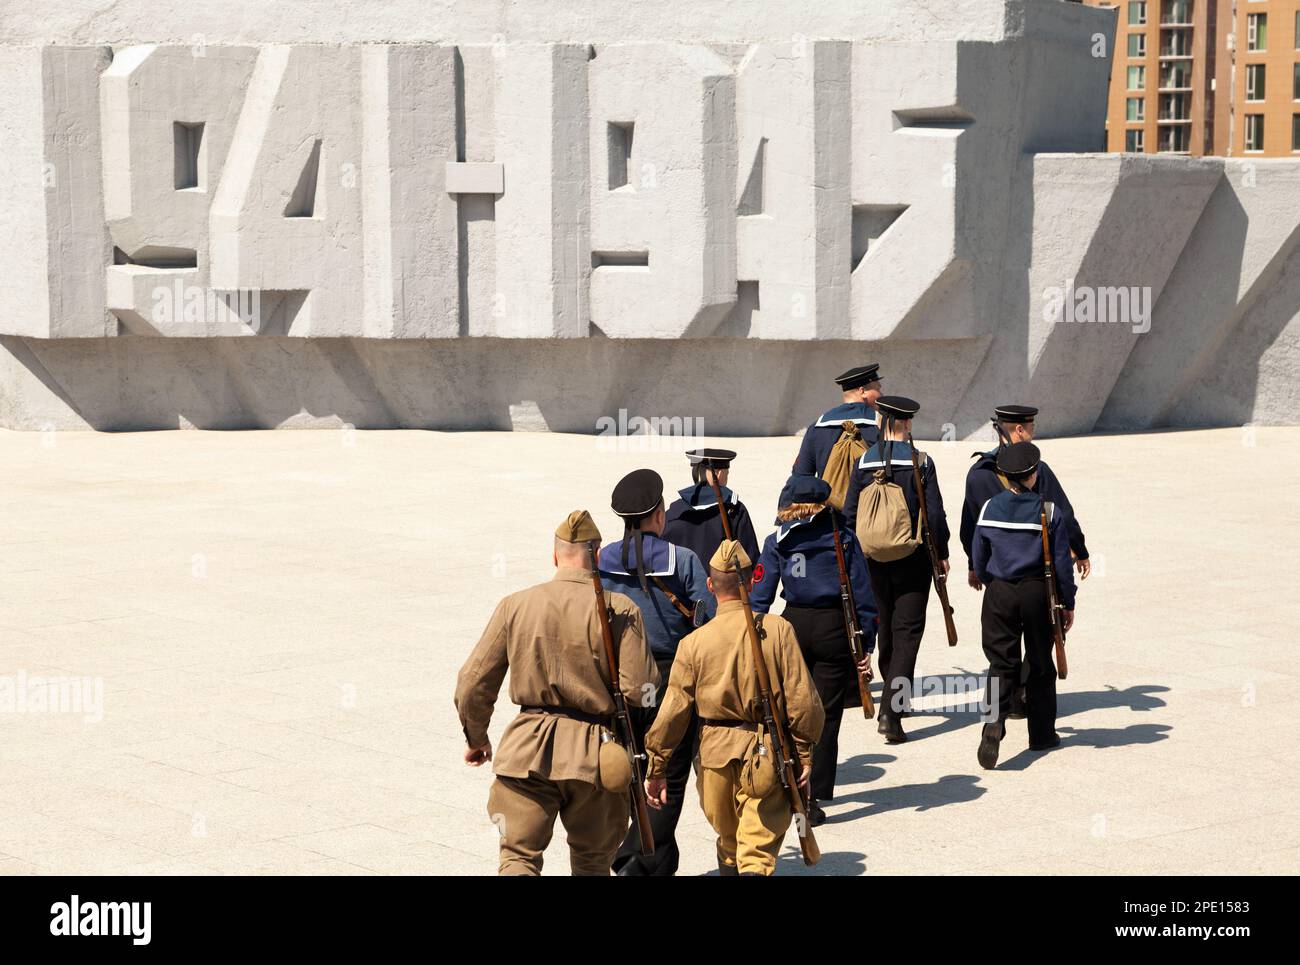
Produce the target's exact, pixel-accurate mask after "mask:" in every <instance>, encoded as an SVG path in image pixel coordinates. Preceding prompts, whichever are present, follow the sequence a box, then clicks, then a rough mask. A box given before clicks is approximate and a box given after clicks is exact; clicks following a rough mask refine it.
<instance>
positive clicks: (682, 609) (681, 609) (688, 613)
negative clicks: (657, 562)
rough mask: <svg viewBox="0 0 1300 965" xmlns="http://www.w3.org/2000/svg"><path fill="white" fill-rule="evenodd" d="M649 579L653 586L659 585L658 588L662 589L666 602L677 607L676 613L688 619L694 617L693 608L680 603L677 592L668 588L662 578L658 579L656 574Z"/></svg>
mask: <svg viewBox="0 0 1300 965" xmlns="http://www.w3.org/2000/svg"><path fill="white" fill-rule="evenodd" d="M650 579H651V580H653V581H654V585H655V586H657V587H659V589H660V590H661V591H663V595H664V596H666V597H668V602H669V603H671V604H672V605H673V606H674V607H675V608H676V609H677V612H678V613H680V614H681V615H682V616H684V617H686V619H688V620H694V619H695V610H694V608H688V607H687V606H686V604H684V603H682V601H681V600H679V599H678V598H677V594H675V593H673V591H672V590H670V589H668V585H667V584H666V583H664V581H663V580H661V579H659V577H657V576H651V577H650Z"/></svg>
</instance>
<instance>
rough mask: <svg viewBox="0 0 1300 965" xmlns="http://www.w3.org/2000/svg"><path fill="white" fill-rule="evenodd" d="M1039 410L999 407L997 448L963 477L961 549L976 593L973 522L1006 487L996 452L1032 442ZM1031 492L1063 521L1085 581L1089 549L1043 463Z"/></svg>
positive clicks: (980, 457) (979, 585) (995, 413)
mask: <svg viewBox="0 0 1300 965" xmlns="http://www.w3.org/2000/svg"><path fill="white" fill-rule="evenodd" d="M1036 415H1038V409H1036V408H1035V407H1034V406H1032V405H1000V406H998V407H996V408H995V409H994V410H993V426H994V428H995V429H996V430H997V433H998V440H999V442H998V448H997V449H991V450H989V451H988V452H978V453H975V457H976V458H975V464H974V465H973V466H971V467H970V471H969V472H967V473H966V499H965V502H963V503H962V507H961V546H962V549H964V550H965V551H966V561H967V563H968V564H969V565H968V567H967V571H968V572H967V576H966V580H967V582H968V583H969V584H970V585H971V586H972V587H973V588H974V589H976V590H978V589H981V588H982V586H983V584H982V583H981V582H980V579H979V576H978V575H977V574H976V572H975V566H974V563H973V560H972V557H971V540H972V539H973V537H974V535H975V518H976V517H977V516H978V515H979V511H980V508H981V507H982V506H983V505H984V504H985V503H986V502H987V501H988V500H990V499H992V498H993V497H994V496H996V495H997V494H998V493H1000V492H1002V491H1003V490H1004V489H1005V488H1006V487H1005V486H1004V485H1003V484H1002V480H1000V479H999V478H998V468H997V457H998V451H999V450H1000V449H1002V448H1003V447H1004V446H1008V445H1012V444H1013V443H1017V442H1033V441H1034V417H1035V416H1036ZM1036 479H1037V482H1035V483H1034V492H1036V493H1038V495H1040V496H1042V497H1043V498H1044V499H1046V500H1048V501H1049V502H1051V503H1052V504H1053V505H1054V506H1056V508H1057V509H1058V510H1059V511H1060V513H1061V515H1062V516H1064V517H1065V532H1066V535H1067V536H1068V538H1069V540H1070V554H1071V555H1072V556H1073V557H1074V565H1075V566H1076V567H1077V568H1078V570H1079V579H1081V580H1086V579H1087V578H1088V573H1089V572H1091V570H1092V563H1091V562H1089V559H1088V546H1087V544H1086V543H1085V542H1084V539H1083V529H1082V528H1081V527H1080V526H1079V520H1078V517H1076V516H1075V515H1074V507H1073V506H1071V505H1070V500H1069V499H1068V498H1067V497H1066V495H1065V490H1064V489H1062V488H1061V484H1060V482H1059V481H1058V480H1057V478H1056V475H1055V473H1053V472H1052V470H1051V468H1050V467H1049V466H1048V465H1047V463H1045V462H1040V463H1039V464H1038V473H1037V476H1036Z"/></svg>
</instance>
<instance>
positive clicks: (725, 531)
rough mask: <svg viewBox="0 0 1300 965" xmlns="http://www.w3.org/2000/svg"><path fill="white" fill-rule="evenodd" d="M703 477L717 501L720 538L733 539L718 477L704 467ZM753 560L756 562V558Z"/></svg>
mask: <svg viewBox="0 0 1300 965" xmlns="http://www.w3.org/2000/svg"><path fill="white" fill-rule="evenodd" d="M704 477H705V478H706V479H708V481H709V485H710V486H712V487H713V497H714V498H715V499H716V500H717V501H718V519H720V520H722V538H723V539H735V538H736V537H734V536H732V535H731V520H730V519H729V518H728V517H727V507H726V505H725V504H724V503H723V502H722V487H721V486H719V485H718V479H717V477H716V476H714V475H713V470H712V469H705V470H704ZM753 562H755V563H757V562H758V560H754V561H753ZM704 565H705V566H708V565H709V561H708V560H705V561H704Z"/></svg>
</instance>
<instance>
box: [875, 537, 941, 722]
mask: <svg viewBox="0 0 1300 965" xmlns="http://www.w3.org/2000/svg"><path fill="white" fill-rule="evenodd" d="M867 571H868V572H869V573H870V574H871V589H872V592H874V593H875V595H876V609H877V610H878V611H879V613H880V632H879V634H877V637H876V652H877V653H878V654H879V655H880V661H879V662H880V679H881V680H882V681H883V682H884V685H885V693H884V699H883V700H882V701H881V702H880V708H879V715H880V716H881V717H894V718H899V717H906V716H907V712H908V710H909V709H910V708H911V706H912V676H913V675H914V674H915V673H916V655H917V653H918V651H920V649H921V637H922V636H923V635H924V634H925V606H926V603H927V602H929V599H930V586H931V584H932V583H933V582H934V574H933V573H932V572H931V570H930V556H929V553H928V551H927V550H926V548H925V547H924V546H921V547H918V548H917V550H916V552H914V553H913V554H912V555H911V556H905V557H904V558H903V559H901V560H894V561H893V562H891V563H878V562H876V561H875V560H867Z"/></svg>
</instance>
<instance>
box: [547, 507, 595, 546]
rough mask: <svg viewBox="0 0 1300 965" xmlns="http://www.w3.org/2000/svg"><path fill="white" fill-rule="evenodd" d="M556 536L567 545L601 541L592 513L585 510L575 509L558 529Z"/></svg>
mask: <svg viewBox="0 0 1300 965" xmlns="http://www.w3.org/2000/svg"><path fill="white" fill-rule="evenodd" d="M555 535H556V536H558V537H559V538H560V539H562V540H564V541H565V542H566V543H585V542H587V541H588V540H593V539H600V530H599V529H597V528H596V522H595V520H593V519H592V518H591V513H589V512H587V511H586V510H585V509H575V510H574V511H573V512H571V513H569V518H568V519H566V520H565V521H564V522H562V523H561V524H560V525H559V526H557V527H556V529H555Z"/></svg>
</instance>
